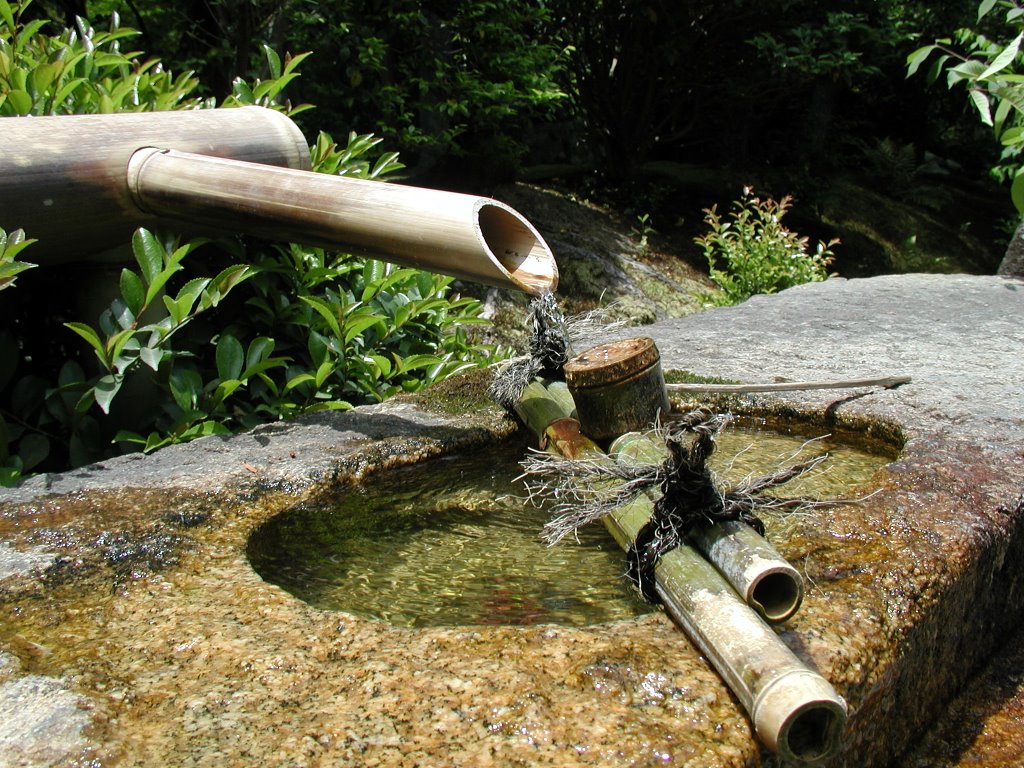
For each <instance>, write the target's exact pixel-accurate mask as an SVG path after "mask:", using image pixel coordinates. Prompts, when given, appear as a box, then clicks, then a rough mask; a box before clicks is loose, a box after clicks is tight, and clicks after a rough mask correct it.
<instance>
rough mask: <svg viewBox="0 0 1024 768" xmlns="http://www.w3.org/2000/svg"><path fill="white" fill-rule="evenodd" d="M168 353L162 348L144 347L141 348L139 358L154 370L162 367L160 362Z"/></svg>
mask: <svg viewBox="0 0 1024 768" xmlns="http://www.w3.org/2000/svg"><path fill="white" fill-rule="evenodd" d="M165 354H166V353H165V352H164V351H163V350H162V349H156V348H154V347H143V348H142V349H140V350H139V359H140V360H142V362H143V363H145V364H146V365H148V366H149V367H150V368H152V369H153V370H154V371H156V370H159V369H160V362H161V361H162V360H163V359H164V355H165Z"/></svg>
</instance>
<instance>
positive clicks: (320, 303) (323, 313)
mask: <svg viewBox="0 0 1024 768" xmlns="http://www.w3.org/2000/svg"><path fill="white" fill-rule="evenodd" d="M299 298H300V299H301V300H302V301H303V302H304V303H306V304H308V305H309V306H311V307H312V308H313V309H315V310H316V311H317V313H318V314H319V315H320V317H322V318H323V319H324V321H325V322H326V323H327V326H328V327H329V328H330V329H331V332H332V333H333V334H334V336H335V337H336V338H341V335H342V334H341V325H340V324H339V322H338V318H337V316H336V315H335V313H334V310H333V309H332V308H331V306H330V305H329V304H328V303H327V302H326V301H324V300H323V299H320V298H317V297H316V296H299Z"/></svg>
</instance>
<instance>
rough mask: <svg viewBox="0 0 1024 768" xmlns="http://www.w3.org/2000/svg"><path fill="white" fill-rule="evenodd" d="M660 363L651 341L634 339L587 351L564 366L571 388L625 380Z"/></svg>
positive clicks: (603, 345) (597, 385) (609, 343)
mask: <svg viewBox="0 0 1024 768" xmlns="http://www.w3.org/2000/svg"><path fill="white" fill-rule="evenodd" d="M660 360H661V355H660V354H659V352H658V348H657V346H655V344H654V339H651V338H647V337H645V336H638V337H636V338H632V339H623V340H621V341H610V342H608V343H607V344H601V345H599V346H596V347H593V348H591V349H588V350H587V351H586V352H582V353H580V354H579V355H577V356H576V357H574V358H573V359H572V360H570V361H569V362H568V363H566V364H565V369H564V370H565V380H566V383H567V384H569V386H570V387H572V388H574V389H575V388H585V387H600V386H604V385H606V384H613V383H615V382H618V381H622V380H623V379H628V378H630V377H631V376H634V375H636V374H637V373H639V372H640V371H643V370H644V369H646V368H649V367H650V366H652V365H654V364H655V363H657V362H659V361H660Z"/></svg>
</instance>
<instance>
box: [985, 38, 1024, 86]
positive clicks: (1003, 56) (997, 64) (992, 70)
mask: <svg viewBox="0 0 1024 768" xmlns="http://www.w3.org/2000/svg"><path fill="white" fill-rule="evenodd" d="M1021 39H1024V32H1022V33H1021V34H1019V35H1017V37H1015V38H1014V39H1013V40H1012V41H1011V42H1010V44H1009V45H1008V46H1006V47H1005V48H1004V49H1003V50H1002V52H1001V53H1000V54H999V55H998V56H996V57H995V59H993V60H992V63H991V64H989V65H988V67H987V68H986V69H985V71H984V72H982V73H981V74H980V75H978V79H979V80H987V79H988V78H990V77H992V75H994V74H996V73H997V72H999V71H1000V70H1003V69H1005V68H1006V67H1007V66H1009V65H1010V64H1011V63H1012V62H1013V60H1014V59H1015V58H1017V51H1019V50H1020V41H1021Z"/></svg>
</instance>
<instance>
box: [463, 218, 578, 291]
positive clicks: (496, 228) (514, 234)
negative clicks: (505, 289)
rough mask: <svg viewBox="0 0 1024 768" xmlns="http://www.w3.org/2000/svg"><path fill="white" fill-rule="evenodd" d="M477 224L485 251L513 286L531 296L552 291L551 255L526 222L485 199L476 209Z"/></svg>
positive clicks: (554, 268)
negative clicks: (506, 274)
mask: <svg viewBox="0 0 1024 768" xmlns="http://www.w3.org/2000/svg"><path fill="white" fill-rule="evenodd" d="M477 226H478V228H479V231H480V235H481V237H482V238H483V242H484V245H485V246H486V247H487V250H488V251H489V252H490V254H491V256H492V257H493V258H494V260H495V261H496V262H497V263H498V264H499V265H500V266H501V268H502V269H504V270H505V271H506V272H507V273H508V276H509V279H510V280H511V281H512V282H513V283H514V284H515V285H516V287H518V288H519V289H520V290H522V291H525V292H526V293H529V294H530V295H532V296H540V295H542V294H545V293H552V292H554V290H555V289H556V288H557V287H558V266H557V265H556V264H555V256H554V254H553V253H552V252H551V249H550V248H549V247H548V244H547V243H545V242H544V238H542V237H541V236H540V234H539V233H538V232H537V230H536V229H534V228H533V225H532V224H530V222H528V221H527V220H526V219H525V218H523V217H522V216H521V215H520V214H518V213H517V212H516V211H514V210H512V209H511V208H509V207H508V206H507V205H504V204H503V203H499V202H497V201H496V200H485V201H483V202H482V203H481V204H480V206H479V207H478V208H477Z"/></svg>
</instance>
